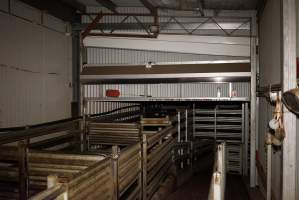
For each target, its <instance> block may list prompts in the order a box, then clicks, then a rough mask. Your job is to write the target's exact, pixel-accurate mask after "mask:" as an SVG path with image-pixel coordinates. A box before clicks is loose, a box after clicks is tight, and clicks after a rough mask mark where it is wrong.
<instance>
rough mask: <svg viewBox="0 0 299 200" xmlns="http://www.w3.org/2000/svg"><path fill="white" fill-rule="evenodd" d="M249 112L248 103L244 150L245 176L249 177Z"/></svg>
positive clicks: (246, 107) (246, 105)
mask: <svg viewBox="0 0 299 200" xmlns="http://www.w3.org/2000/svg"><path fill="white" fill-rule="evenodd" d="M248 112H249V110H248V103H245V139H244V140H245V150H244V157H245V162H244V168H245V170H244V175H245V176H247V175H248V139H249V113H248Z"/></svg>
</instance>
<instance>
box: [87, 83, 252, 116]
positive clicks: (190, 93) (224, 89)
mask: <svg viewBox="0 0 299 200" xmlns="http://www.w3.org/2000/svg"><path fill="white" fill-rule="evenodd" d="M218 88H219V90H220V92H221V97H229V83H158V84H102V85H85V86H84V96H85V97H87V98H95V99H96V98H103V97H105V96H106V95H105V91H106V90H107V89H117V90H119V91H120V93H121V94H120V97H141V96H151V97H157V98H159V97H161V98H169V97H172V98H180V97H185V98H191V97H194V98H195V97H217V91H218ZM232 89H233V90H235V91H236V94H237V95H236V96H237V97H250V83H248V82H238V83H232ZM128 105H135V103H121V102H100V101H91V102H88V104H87V113H88V114H95V113H101V112H106V111H110V110H113V109H116V108H120V107H122V106H128Z"/></svg>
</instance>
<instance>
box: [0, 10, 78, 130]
mask: <svg viewBox="0 0 299 200" xmlns="http://www.w3.org/2000/svg"><path fill="white" fill-rule="evenodd" d="M15 10H18V8H15ZM20 12H21V10H20ZM22 12H24V13H30V11H28V12H27V11H22ZM19 14H20V13H19ZM31 14H32V13H31ZM33 16H34V15H33ZM24 17H27V14H26V15H24ZM0 24H1V25H2V26H3V27H5V28H4V29H3V30H1V31H0V37H1V38H0V43H1V45H0V73H1V74H0V85H1V87H0V89H1V90H0V93H1V98H0V127H11V126H22V125H29V124H36V123H42V122H46V121H53V120H58V119H62V118H67V117H70V112H71V106H70V102H71V92H72V89H71V88H70V87H69V82H70V81H71V52H70V51H71V38H70V37H67V36H65V34H62V33H58V32H57V31H53V30H51V29H49V28H46V27H44V26H40V25H38V24H36V23H30V22H28V21H26V20H23V19H20V18H18V17H14V16H10V15H8V14H5V13H0Z"/></svg>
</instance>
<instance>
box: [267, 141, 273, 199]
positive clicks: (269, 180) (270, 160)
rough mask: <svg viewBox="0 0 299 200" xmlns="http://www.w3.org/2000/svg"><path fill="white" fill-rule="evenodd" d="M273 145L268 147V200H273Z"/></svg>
mask: <svg viewBox="0 0 299 200" xmlns="http://www.w3.org/2000/svg"><path fill="white" fill-rule="evenodd" d="M271 179H272V145H267V200H271V190H272V188H271V182H272V181H271Z"/></svg>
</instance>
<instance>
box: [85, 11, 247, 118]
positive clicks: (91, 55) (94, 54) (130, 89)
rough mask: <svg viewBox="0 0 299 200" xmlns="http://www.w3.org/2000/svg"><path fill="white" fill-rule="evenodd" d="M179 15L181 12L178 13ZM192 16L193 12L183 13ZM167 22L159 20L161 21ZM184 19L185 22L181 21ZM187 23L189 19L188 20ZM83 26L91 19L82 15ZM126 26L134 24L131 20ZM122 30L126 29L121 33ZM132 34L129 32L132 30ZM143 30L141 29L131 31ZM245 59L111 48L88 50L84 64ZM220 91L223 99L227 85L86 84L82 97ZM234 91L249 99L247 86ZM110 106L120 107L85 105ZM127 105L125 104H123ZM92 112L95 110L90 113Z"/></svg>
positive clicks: (104, 105) (104, 106)
mask: <svg viewBox="0 0 299 200" xmlns="http://www.w3.org/2000/svg"><path fill="white" fill-rule="evenodd" d="M87 11H88V12H93V13H95V12H100V11H103V12H110V11H109V10H107V9H105V8H102V7H88V8H87ZM118 11H119V12H122V13H130V12H131V13H148V10H147V9H145V8H129V7H122V8H119V10H118ZM168 14H169V15H175V13H168V12H163V15H168ZM180 14H181V15H182V13H180ZM184 14H185V15H189V16H192V15H194V13H190V12H187V13H184ZM122 18H123V17H121V16H115V17H104V18H103V19H101V22H102V23H115V22H119V21H121V19H122ZM138 18H139V19H140V20H141V21H144V22H151V20H153V19H152V17H138ZM163 20H164V21H165V20H169V19H167V18H160V21H161V22H163ZM184 20H186V19H184ZM189 20H190V19H189ZM82 21H83V23H89V22H90V18H89V17H88V16H84V17H83V18H82ZM126 22H127V23H136V20H135V19H133V18H132V17H131V18H129V19H128V20H127V21H126ZM123 31H125V30H123ZM131 31H132V30H131ZM134 31H144V30H141V29H140V30H134ZM245 59H248V58H245V57H234V56H213V55H198V54H186V53H173V52H159V51H146V50H128V49H111V48H87V49H86V63H87V64H91V65H104V64H129V65H130V64H145V63H147V62H154V63H161V62H167V63H173V62H176V63H180V62H181V63H183V62H189V61H214V60H245ZM218 87H219V88H220V90H221V93H222V96H223V97H228V96H229V94H228V93H229V84H228V83H227V84H213V83H177V84H176V83H169V84H166V83H163V84H106V85H88V86H85V89H84V90H85V97H105V91H106V89H119V90H120V91H121V97H136V96H137V97H138V96H152V97H217V88H218ZM233 89H234V90H236V91H237V96H238V97H249V96H250V84H249V83H234V84H233ZM113 105H114V106H115V108H116V107H118V106H119V105H120V104H116V103H113V102H90V103H88V113H97V112H104V111H107V110H111V109H113V108H114V107H113ZM126 105H128V104H126ZM93 109H94V110H93Z"/></svg>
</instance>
